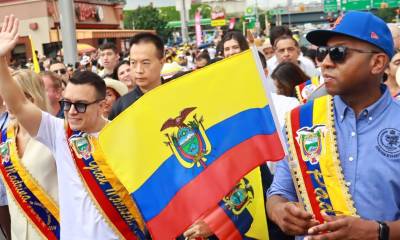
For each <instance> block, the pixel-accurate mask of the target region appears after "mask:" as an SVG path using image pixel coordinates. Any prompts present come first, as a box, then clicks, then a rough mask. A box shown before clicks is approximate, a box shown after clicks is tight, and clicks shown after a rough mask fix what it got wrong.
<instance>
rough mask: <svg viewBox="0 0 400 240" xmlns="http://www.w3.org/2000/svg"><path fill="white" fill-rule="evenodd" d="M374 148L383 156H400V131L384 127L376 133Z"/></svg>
mask: <svg viewBox="0 0 400 240" xmlns="http://www.w3.org/2000/svg"><path fill="white" fill-rule="evenodd" d="M377 141H378V146H376V149H377V150H378V151H379V152H380V153H381V154H382V155H383V156H385V157H388V158H392V159H394V158H400V131H399V130H397V129H394V128H385V129H383V130H382V131H381V132H380V133H379V134H378V139H377Z"/></svg>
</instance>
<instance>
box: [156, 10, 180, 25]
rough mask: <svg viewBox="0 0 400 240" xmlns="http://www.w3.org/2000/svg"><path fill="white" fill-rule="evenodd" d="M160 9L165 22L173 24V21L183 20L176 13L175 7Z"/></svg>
mask: <svg viewBox="0 0 400 240" xmlns="http://www.w3.org/2000/svg"><path fill="white" fill-rule="evenodd" d="M159 9H160V15H161V16H162V17H163V19H164V20H165V21H167V22H171V21H179V20H181V16H180V13H179V12H178V11H176V8H175V7H161V8H159Z"/></svg>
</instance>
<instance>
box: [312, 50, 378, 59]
mask: <svg viewBox="0 0 400 240" xmlns="http://www.w3.org/2000/svg"><path fill="white" fill-rule="evenodd" d="M348 51H355V52H358V53H379V52H377V51H368V50H361V49H356V48H349V47H346V46H335V47H318V48H317V56H316V57H317V60H318V61H320V62H322V61H324V59H325V57H326V55H328V54H329V58H330V59H331V60H332V62H334V63H342V62H344V61H345V60H346V56H347V52H348Z"/></svg>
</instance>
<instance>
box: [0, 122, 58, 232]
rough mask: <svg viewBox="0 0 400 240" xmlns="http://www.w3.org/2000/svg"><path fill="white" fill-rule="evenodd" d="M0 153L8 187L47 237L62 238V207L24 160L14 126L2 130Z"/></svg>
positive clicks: (30, 219) (21, 207) (38, 228)
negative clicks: (19, 154)
mask: <svg viewBox="0 0 400 240" xmlns="http://www.w3.org/2000/svg"><path fill="white" fill-rule="evenodd" d="M0 156H1V164H0V170H1V173H2V174H1V175H2V177H3V181H4V183H5V186H6V187H7V188H8V190H9V191H10V193H11V196H12V197H13V198H14V200H15V202H16V203H17V206H19V207H20V209H21V210H22V212H23V213H24V215H25V216H26V218H27V219H28V221H29V222H30V224H32V225H33V226H34V227H35V228H36V229H37V230H38V232H39V233H40V234H41V235H42V237H43V238H44V239H52V240H53V239H54V240H55V239H60V218H59V208H58V206H57V204H56V203H55V202H54V200H53V199H52V198H51V197H50V196H49V195H48V194H47V193H46V191H44V190H43V189H42V187H41V186H40V185H39V184H38V183H37V181H36V179H35V178H34V177H33V176H32V175H31V174H30V173H29V171H28V170H27V169H26V168H25V167H24V165H23V164H22V163H21V160H20V158H19V156H18V150H17V145H16V136H15V129H14V127H13V126H10V127H9V128H8V129H5V130H3V131H2V132H1V143H0ZM32 160H33V161H34V160H35V159H32Z"/></svg>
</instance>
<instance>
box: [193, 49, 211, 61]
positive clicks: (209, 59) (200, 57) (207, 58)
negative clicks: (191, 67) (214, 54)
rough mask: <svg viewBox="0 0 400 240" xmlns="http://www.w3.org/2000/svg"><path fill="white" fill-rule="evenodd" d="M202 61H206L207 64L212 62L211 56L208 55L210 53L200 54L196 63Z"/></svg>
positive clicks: (203, 52)
mask: <svg viewBox="0 0 400 240" xmlns="http://www.w3.org/2000/svg"><path fill="white" fill-rule="evenodd" d="M202 59H204V60H206V61H207V63H209V62H210V61H211V58H210V55H209V54H208V52H205V51H202V52H201V53H199V54H198V55H197V56H196V58H195V60H196V62H197V61H200V60H202Z"/></svg>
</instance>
